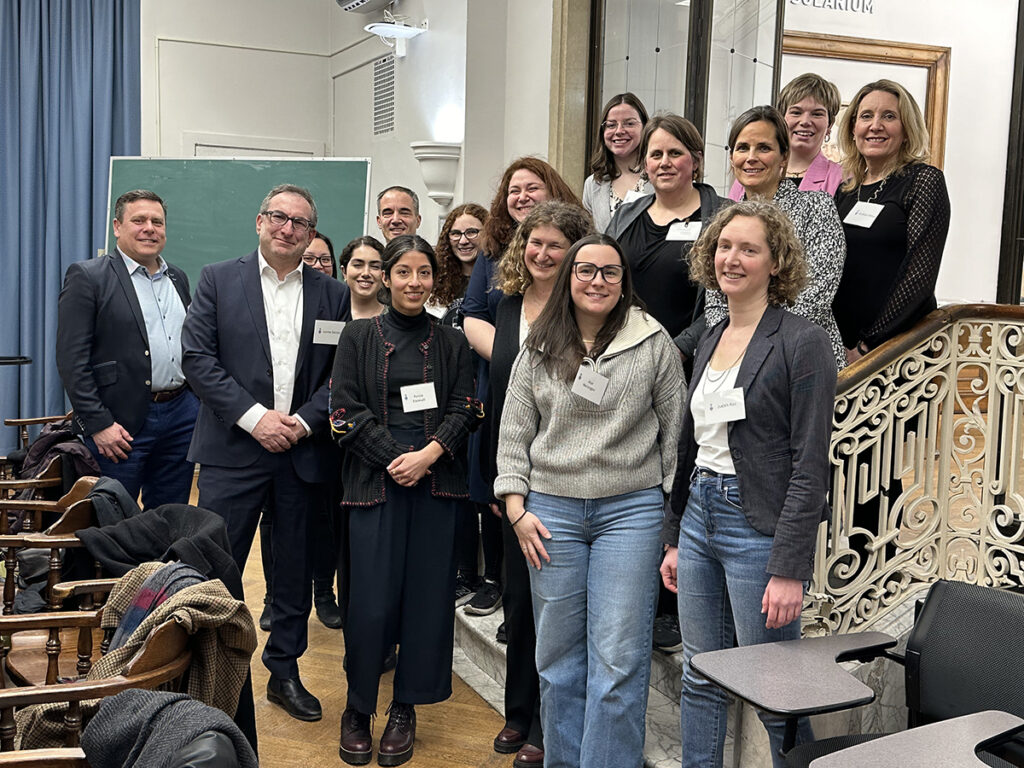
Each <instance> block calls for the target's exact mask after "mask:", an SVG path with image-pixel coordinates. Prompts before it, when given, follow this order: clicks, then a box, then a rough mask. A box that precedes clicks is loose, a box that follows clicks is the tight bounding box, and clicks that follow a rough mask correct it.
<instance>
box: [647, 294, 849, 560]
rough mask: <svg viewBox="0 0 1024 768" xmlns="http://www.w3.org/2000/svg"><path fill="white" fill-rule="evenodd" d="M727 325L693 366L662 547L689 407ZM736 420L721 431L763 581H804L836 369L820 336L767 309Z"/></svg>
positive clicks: (672, 516) (689, 468) (669, 533)
mask: <svg viewBox="0 0 1024 768" xmlns="http://www.w3.org/2000/svg"><path fill="white" fill-rule="evenodd" d="M728 324H729V321H728V320H726V321H724V322H721V323H719V324H718V325H716V326H715V327H713V328H711V329H709V330H708V331H707V333H705V334H704V338H703V339H702V340H701V343H700V346H699V347H698V348H697V358H696V361H695V362H694V367H693V381H694V382H695V383H694V386H693V387H691V388H690V392H689V394H688V395H687V398H686V409H685V410H684V411H683V428H682V434H681V436H680V438H679V464H678V468H677V470H676V479H675V485H674V487H673V489H672V497H671V502H670V510H669V512H668V513H667V514H666V518H665V525H664V527H663V529H662V541H663V542H664V543H665V544H669V545H671V546H676V545H677V544H678V543H679V521H680V518H681V517H682V514H683V511H684V510H685V509H686V502H687V500H688V499H689V495H690V475H691V473H692V472H693V468H694V466H695V463H696V459H697V442H696V440H695V439H694V427H693V415H692V414H691V412H690V400H691V399H692V398H693V391H694V387H696V382H699V381H700V377H701V374H702V373H703V372H704V368H705V366H707V364H708V361H709V360H710V359H711V355H712V353H713V352H714V351H715V347H716V346H717V345H718V341H719V339H721V338H722V331H724V330H725V328H726V326H727V325H728ZM736 386H737V387H741V388H742V389H743V399H744V402H745V404H746V418H745V419H742V420H740V421H733V422H730V423H729V448H730V450H731V453H732V461H733V464H734V465H735V467H736V478H737V481H738V483H739V490H740V500H741V503H742V506H743V514H744V515H745V516H746V518H747V520H748V521H749V522H750V525H751V527H753V528H754V529H755V530H756V531H759V532H760V533H763V534H765V535H766V536H773V537H774V543H773V545H772V554H771V557H770V558H769V560H768V569H767V570H768V573H770V574H773V575H778V576H787V577H790V578H795V579H802V580H807V579H809V578H810V576H811V571H812V563H813V559H814V542H815V534H816V532H817V528H818V523H820V522H821V521H822V520H825V519H827V518H828V516H829V512H830V511H829V506H828V498H827V495H828V488H829V461H828V450H829V440H830V438H831V436H832V412H833V409H834V404H835V391H836V361H835V356H834V355H833V354H832V345H831V343H830V342H829V339H828V334H826V333H825V331H823V330H822V329H821V328H819V327H818V326H817V325H814V324H813V323H811V322H810V321H809V320H806V319H804V318H802V317H798V316H797V315H794V314H792V313H790V312H787V311H786V310H784V309H782V308H781V307H768V309H767V310H766V311H765V313H764V316H763V317H762V318H761V322H760V323H758V325H757V329H756V330H755V331H754V336H753V337H752V338H751V340H750V344H749V346H748V347H747V351H746V354H745V355H744V357H743V362H742V363H741V364H740V370H739V374H738V376H737V377H736Z"/></svg>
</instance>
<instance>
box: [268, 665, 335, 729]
mask: <svg viewBox="0 0 1024 768" xmlns="http://www.w3.org/2000/svg"><path fill="white" fill-rule="evenodd" d="M267 701H270V702H273V703H274V704H278V705H279V706H281V707H282V708H283V709H284V711H285V712H287V713H288V714H289V715H291V716H292V717H294V718H295V719H296V720H306V721H307V722H313V721H315V720H319V719H320V718H321V717H323V711H322V710H321V709H320V700H319V699H317V697H316V696H314V695H313V694H312V693H310V692H309V691H307V690H306V689H305V688H304V687H303V686H302V681H301V680H299V678H297V677H292V678H289V679H288V680H282V679H281V678H279V677H274V676H273V675H271V676H270V679H269V680H268V681H267Z"/></svg>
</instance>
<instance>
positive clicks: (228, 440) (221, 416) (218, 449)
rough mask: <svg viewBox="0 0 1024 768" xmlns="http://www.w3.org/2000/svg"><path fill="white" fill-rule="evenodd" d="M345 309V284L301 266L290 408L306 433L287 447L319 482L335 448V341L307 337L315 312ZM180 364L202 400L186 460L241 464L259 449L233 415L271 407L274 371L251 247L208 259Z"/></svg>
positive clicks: (320, 316) (333, 314) (298, 466)
mask: <svg viewBox="0 0 1024 768" xmlns="http://www.w3.org/2000/svg"><path fill="white" fill-rule="evenodd" d="M348 311H349V295H348V287H347V286H346V285H345V284H344V283H342V282H340V281H338V280H335V279H334V278H332V277H329V276H328V275H325V274H323V273H322V272H318V271H317V270H315V269H312V268H310V267H308V266H304V267H303V269H302V330H301V332H300V334H299V339H300V340H299V350H298V358H297V360H296V365H295V388H294V391H293V394H292V405H291V409H290V412H291V413H298V415H300V416H301V417H302V418H303V419H304V420H305V422H306V423H307V424H308V425H309V428H310V429H311V430H312V432H313V434H312V435H311V436H310V437H306V438H303V439H302V440H299V442H298V443H296V444H295V446H294V447H292V448H291V449H290V451H289V454H290V455H291V458H292V463H293V464H294V466H295V471H296V473H297V474H298V476H299V477H300V478H302V479H303V480H305V481H306V482H321V481H323V480H325V479H326V478H327V476H328V472H329V471H331V468H332V467H331V464H332V461H334V462H336V460H337V454H336V453H335V452H334V451H333V449H332V448H331V445H330V440H329V438H328V434H327V394H328V393H327V378H328V375H329V374H330V371H331V363H332V361H333V360H334V349H335V348H334V346H333V345H330V344H314V343H313V328H314V325H315V321H316V320H340V319H341V318H342V317H343V316H344V315H345V314H346V313H347V312H348ZM181 346H182V363H181V364H182V368H183V369H184V370H185V376H186V377H187V378H188V382H189V385H190V386H191V387H192V390H193V391H194V392H195V393H196V395H198V397H199V399H200V401H202V406H201V407H200V409H199V418H198V419H197V420H196V428H195V431H194V432H193V433H192V446H191V448H190V449H189V456H188V458H189V461H195V462H198V463H199V464H211V465H215V466H221V467H247V466H250V465H251V464H253V463H255V462H256V460H257V459H259V458H260V457H261V456H262V455H263V454H264V453H265V452H266V450H265V449H264V448H263V446H261V445H260V444H259V443H258V442H257V441H256V439H255V438H253V437H252V435H250V434H249V433H248V432H246V431H245V430H244V429H242V428H241V427H239V426H236V425H235V422H236V421H238V419H239V418H240V417H241V416H242V414H244V413H245V412H246V411H247V410H249V408H251V407H252V406H253V405H255V404H256V403H261V404H262V405H264V406H266V407H267V408H270V409H273V407H274V372H273V368H272V365H271V359H270V337H269V335H268V332H267V318H266V313H265V310H264V308H263V290H262V288H261V286H260V275H259V261H258V256H257V252H256V251H253V252H252V253H250V254H248V255H247V256H243V257H242V258H240V259H232V260H229V261H222V262H219V263H217V264H208V265H207V266H205V267H203V271H202V273H201V274H200V276H199V285H198V287H197V288H196V295H195V297H194V298H193V300H192V306H190V307H189V310H188V314H187V315H186V317H185V325H184V327H183V328H182V331H181Z"/></svg>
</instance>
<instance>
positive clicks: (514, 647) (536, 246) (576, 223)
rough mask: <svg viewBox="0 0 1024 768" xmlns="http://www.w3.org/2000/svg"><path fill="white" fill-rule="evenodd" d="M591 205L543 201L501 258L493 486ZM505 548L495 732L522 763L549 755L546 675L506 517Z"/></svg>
mask: <svg viewBox="0 0 1024 768" xmlns="http://www.w3.org/2000/svg"><path fill="white" fill-rule="evenodd" d="M593 231H594V230H593V224H592V222H591V220H590V217H589V216H588V215H587V212H586V211H584V210H583V209H582V208H580V207H579V206H576V205H570V204H569V203H560V202H558V201H555V200H551V201H549V202H546V203H541V204H540V205H538V206H537V207H536V208H534V209H533V210H532V211H530V214H529V215H528V216H527V217H526V218H525V219H524V220H523V223H522V224H520V225H519V229H517V230H516V234H515V237H514V238H512V242H511V244H510V245H509V247H508V248H507V249H506V251H505V255H504V256H503V257H502V259H501V265H500V269H499V274H498V288H500V289H501V292H502V294H504V298H502V300H501V303H500V304H498V310H497V313H496V316H495V321H494V345H493V347H492V350H491V352H492V355H491V388H490V396H489V398H488V400H487V405H486V408H485V410H486V411H487V412H488V414H489V417H490V424H491V425H493V426H492V428H491V429H489V430H487V433H486V437H487V442H486V444H485V446H484V452H485V455H484V461H483V463H484V467H485V469H484V474H485V476H486V478H485V479H486V480H487V482H488V484H489V485H491V486H492V487H493V485H494V479H495V476H496V475H497V469H496V460H497V455H498V429H497V425H499V424H501V415H502V409H503V408H504V404H505V392H506V390H507V389H508V381H509V376H510V375H511V374H512V364H513V363H514V362H515V359H516V357H517V356H518V354H519V350H520V349H521V348H522V346H523V341H524V340H525V339H526V334H527V333H528V332H529V330H530V327H531V326H532V325H533V324H534V323H535V322H536V321H537V318H538V317H539V316H540V313H541V312H542V311H543V310H544V307H545V306H546V305H547V303H548V299H549V298H550V297H551V292H552V289H553V288H554V285H555V277H556V276H557V274H558V267H559V265H560V264H561V263H562V259H564V258H565V254H566V253H567V252H568V250H569V248H570V246H571V245H572V244H573V243H575V242H576V241H577V240H581V239H582V238H584V237H586V236H587V235H589V234H592V233H593ZM501 541H502V545H503V548H504V556H505V582H504V585H503V588H502V592H501V600H502V605H503V606H504V610H505V636H506V639H507V640H508V643H507V646H506V648H505V727H504V728H503V729H502V731H501V733H499V734H498V736H497V738H495V740H494V748H495V750H496V751H498V752H508V753H511V752H517V751H518V754H517V755H516V763H515V765H517V766H519V768H529V766H540V765H541V764H542V763H543V761H544V752H543V746H544V739H543V729H542V728H541V723H540V683H539V681H538V679H537V667H536V663H535V662H534V653H535V650H536V643H537V636H536V633H535V631H534V625H533V600H532V598H531V595H530V571H529V568H528V567H527V565H526V561H525V560H524V559H523V557H522V556H521V554H520V551H519V540H518V539H517V538H516V534H515V532H514V531H513V530H512V528H511V526H510V525H509V521H508V518H507V517H506V518H503V519H502V522H501Z"/></svg>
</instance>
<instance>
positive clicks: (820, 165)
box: [729, 152, 843, 200]
mask: <svg viewBox="0 0 1024 768" xmlns="http://www.w3.org/2000/svg"><path fill="white" fill-rule="evenodd" d="M842 183H843V167H842V166H841V165H839V163H833V162H832V161H831V160H829V159H828V158H827V157H825V155H823V154H822V153H821V152H819V153H818V156H817V157H816V158H814V160H812V161H811V164H810V166H808V168H807V173H805V174H804V177H803V179H802V180H801V181H800V187H799V189H800V191H801V192H813V191H819V192H828V193H829V195H835V193H836V190H837V189H839V185H840V184H842ZM729 199H730V200H742V199H743V185H742V184H740V183H739V182H738V181H734V182H733V183H732V188H731V189H730V190H729Z"/></svg>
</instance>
